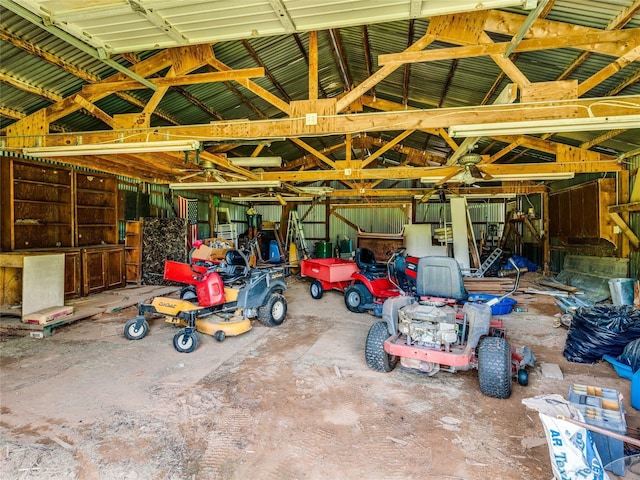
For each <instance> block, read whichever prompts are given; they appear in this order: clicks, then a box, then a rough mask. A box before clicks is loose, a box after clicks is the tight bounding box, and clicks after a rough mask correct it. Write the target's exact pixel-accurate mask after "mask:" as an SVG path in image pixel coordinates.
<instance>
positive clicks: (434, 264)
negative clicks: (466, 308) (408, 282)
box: [416, 256, 469, 302]
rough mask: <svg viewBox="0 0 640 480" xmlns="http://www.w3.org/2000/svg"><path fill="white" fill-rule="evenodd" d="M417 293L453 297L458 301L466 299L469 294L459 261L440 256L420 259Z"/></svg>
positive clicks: (419, 294) (424, 295) (421, 295)
mask: <svg viewBox="0 0 640 480" xmlns="http://www.w3.org/2000/svg"><path fill="white" fill-rule="evenodd" d="M416 293H417V295H418V296H419V297H440V298H452V299H454V300H456V301H458V302H463V301H466V300H467V297H468V296H469V293H468V292H467V289H466V288H465V286H464V280H463V279H462V271H461V270H460V264H459V263H458V261H457V260H456V259H455V258H451V257H440V256H433V257H422V258H421V259H420V260H418V276H417V278H416Z"/></svg>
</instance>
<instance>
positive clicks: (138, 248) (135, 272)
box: [124, 220, 142, 284]
mask: <svg viewBox="0 0 640 480" xmlns="http://www.w3.org/2000/svg"><path fill="white" fill-rule="evenodd" d="M124 265H125V277H126V281H127V283H137V284H139V283H140V282H141V281H142V220H137V221H136V220H129V221H127V223H126V226H125V238H124Z"/></svg>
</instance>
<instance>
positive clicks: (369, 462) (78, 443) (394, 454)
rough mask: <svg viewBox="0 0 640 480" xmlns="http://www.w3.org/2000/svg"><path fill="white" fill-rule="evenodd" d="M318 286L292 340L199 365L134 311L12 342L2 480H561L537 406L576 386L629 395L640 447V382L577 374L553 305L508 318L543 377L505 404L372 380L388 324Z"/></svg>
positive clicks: (450, 386)
mask: <svg viewBox="0 0 640 480" xmlns="http://www.w3.org/2000/svg"><path fill="white" fill-rule="evenodd" d="M308 286H309V283H308V282H307V281H305V280H302V279H300V278H296V277H290V278H289V288H288V291H287V292H286V295H285V296H286V298H287V301H288V307H289V310H288V315H287V320H286V322H285V323H284V324H283V325H282V326H280V327H275V328H267V327H264V326H262V325H260V324H258V323H254V328H253V329H252V330H251V331H250V332H248V333H246V334H244V335H242V336H238V337H233V338H227V339H226V340H225V341H224V342H222V343H218V342H216V341H215V340H214V339H213V338H212V337H209V336H202V337H201V342H200V345H199V347H198V349H197V350H196V351H194V352H193V353H190V354H181V353H178V352H176V351H175V350H174V348H173V346H172V344H171V342H172V337H173V335H174V333H175V328H174V327H173V326H171V325H169V324H166V323H164V322H163V321H162V320H161V319H157V320H153V321H152V322H151V330H150V334H149V335H148V336H147V337H146V338H144V339H142V340H140V341H128V340H126V339H124V338H123V336H122V327H123V324H124V322H125V321H126V320H127V319H128V318H131V317H132V316H134V315H135V308H129V309H126V310H123V311H120V312H118V313H117V314H112V315H105V314H103V315H101V316H97V317H93V318H91V319H87V320H82V321H79V322H77V323H74V324H71V325H69V326H66V327H62V328H59V329H56V330H55V331H54V334H53V336H51V337H48V338H44V339H39V340H38V339H32V338H28V337H22V338H4V339H3V341H2V343H0V360H1V362H2V363H1V365H2V369H1V379H0V380H1V384H0V386H1V387H2V388H1V399H0V403H1V416H0V420H1V422H0V452H1V453H2V463H1V466H0V477H2V478H3V479H22V478H29V479H59V478H77V479H100V480H102V479H130V480H133V479H265V480H271V479H273V480H275V479H278V480H281V479H355V478H359V479H381V478H384V479H427V480H429V479H434V480H436V479H437V480H440V479H454V480H455V479H486V480H489V479H491V480H495V479H505V480H506V479H509V480H512V479H550V478H552V476H553V474H552V471H551V463H550V459H549V448H548V446H547V441H546V438H545V435H544V431H543V427H542V423H541V421H540V419H539V417H538V414H537V412H535V411H533V410H530V409H527V408H526V407H525V406H524V405H523V404H522V400H523V399H524V398H528V397H533V396H536V395H541V394H551V393H558V394H561V395H563V396H566V395H567V392H568V391H569V388H570V387H571V385H572V384H574V383H578V384H587V385H597V386H601V387H607V388H613V389H617V390H619V391H620V392H621V393H622V395H623V400H622V402H623V405H624V408H625V409H626V412H627V414H626V421H627V424H628V426H629V432H630V434H632V435H634V436H636V437H637V436H638V435H637V433H638V426H639V425H640V412H638V411H636V410H634V409H633V408H632V407H631V406H630V404H629V394H630V382H629V381H628V380H625V379H622V378H620V377H619V376H618V375H617V374H616V373H615V371H614V370H613V368H612V367H611V366H610V365H609V364H607V363H605V362H602V363H598V364H595V365H584V364H578V363H570V362H567V361H566V360H565V359H564V357H563V356H562V350H563V347H564V343H565V339H566V334H567V330H566V329H564V328H558V327H557V320H558V319H557V317H554V313H555V312H554V309H553V308H550V304H549V301H548V300H547V299H541V300H540V303H539V305H538V308H537V307H536V302H535V301H534V302H533V303H531V302H529V303H528V311H527V312H522V313H512V314H510V315H505V316H502V317H501V318H502V319H503V321H504V325H505V327H506V329H507V335H508V338H509V340H510V341H511V343H512V344H513V345H514V346H521V345H528V346H529V347H530V348H531V349H532V351H533V352H534V353H535V355H536V356H537V359H538V365H537V366H536V367H535V368H533V369H532V370H531V372H530V378H529V386H527V387H522V386H519V385H514V388H513V393H512V395H511V397H510V398H509V399H506V400H498V399H493V398H488V397H485V396H483V395H482V394H481V393H480V391H479V388H478V380H477V373H476V372H475V371H470V372H458V373H455V374H451V373H447V372H440V373H438V374H437V375H435V376H433V377H427V376H425V375H419V374H415V373H411V372H407V371H403V370H401V369H400V368H397V369H395V370H394V371H392V372H390V373H386V374H385V373H378V372H375V371H372V370H370V369H369V368H368V367H367V365H366V363H365V360H364V346H365V339H366V336H367V333H368V330H369V328H370V325H371V324H372V323H373V322H375V321H376V320H377V319H376V318H375V317H373V316H371V315H368V314H354V313H351V312H349V311H348V310H347V309H346V308H345V306H344V302H343V298H342V295H341V294H340V293H339V292H325V295H324V296H323V298H322V299H320V300H313V299H312V298H311V297H310V295H309V292H308ZM515 298H516V300H517V296H516V297H515ZM542 364H550V365H556V366H557V367H558V368H559V370H560V371H561V372H562V378H561V379H556V378H547V377H545V375H543V372H542V368H541V365H542ZM638 467H639V466H638V465H635V466H633V467H632V468H633V469H634V470H635V471H636V472H637V471H638V470H637V469H638ZM610 478H612V479H613V478H617V477H616V476H615V475H610ZM624 478H625V479H633V478H640V477H639V476H638V475H637V474H636V473H635V472H634V471H632V470H631V469H630V470H629V471H627V472H626V476H625V477H624Z"/></svg>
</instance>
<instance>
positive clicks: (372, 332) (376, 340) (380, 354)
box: [364, 322, 398, 372]
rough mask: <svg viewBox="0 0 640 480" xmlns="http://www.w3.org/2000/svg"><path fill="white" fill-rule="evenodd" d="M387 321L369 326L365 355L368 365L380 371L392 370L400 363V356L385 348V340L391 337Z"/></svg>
mask: <svg viewBox="0 0 640 480" xmlns="http://www.w3.org/2000/svg"><path fill="white" fill-rule="evenodd" d="M389 336H390V335H389V331H388V330H387V323H386V322H376V323H374V324H373V325H371V328H369V333H368V335H367V343H366V345H365V348H364V357H365V360H366V361H367V366H368V367H369V368H371V369H372V370H376V371H378V372H390V371H391V370H393V369H394V368H395V366H396V364H397V363H398V357H396V356H395V355H389V354H388V353H387V352H385V350H384V341H385V340H386V339H387V338H389Z"/></svg>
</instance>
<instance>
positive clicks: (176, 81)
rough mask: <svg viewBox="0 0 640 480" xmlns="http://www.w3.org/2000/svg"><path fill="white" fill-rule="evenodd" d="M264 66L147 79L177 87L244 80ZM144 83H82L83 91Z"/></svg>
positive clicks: (139, 86) (257, 74)
mask: <svg viewBox="0 0 640 480" xmlns="http://www.w3.org/2000/svg"><path fill="white" fill-rule="evenodd" d="M263 76H264V68H262V67H254V68H242V69H239V70H228V71H224V72H208V73H194V74H192V75H179V76H176V77H162V78H150V79H149V81H150V82H151V83H153V84H154V85H156V86H157V87H158V88H161V87H165V88H168V87H177V86H182V85H198V84H201V83H214V82H228V81H231V80H236V81H240V80H244V79H247V78H253V77H263ZM147 88H148V87H147V86H146V85H143V84H141V83H140V82H137V81H135V80H121V81H113V82H101V83H94V84H90V85H83V86H82V91H83V93H101V92H117V91H121V90H137V89H147Z"/></svg>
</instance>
